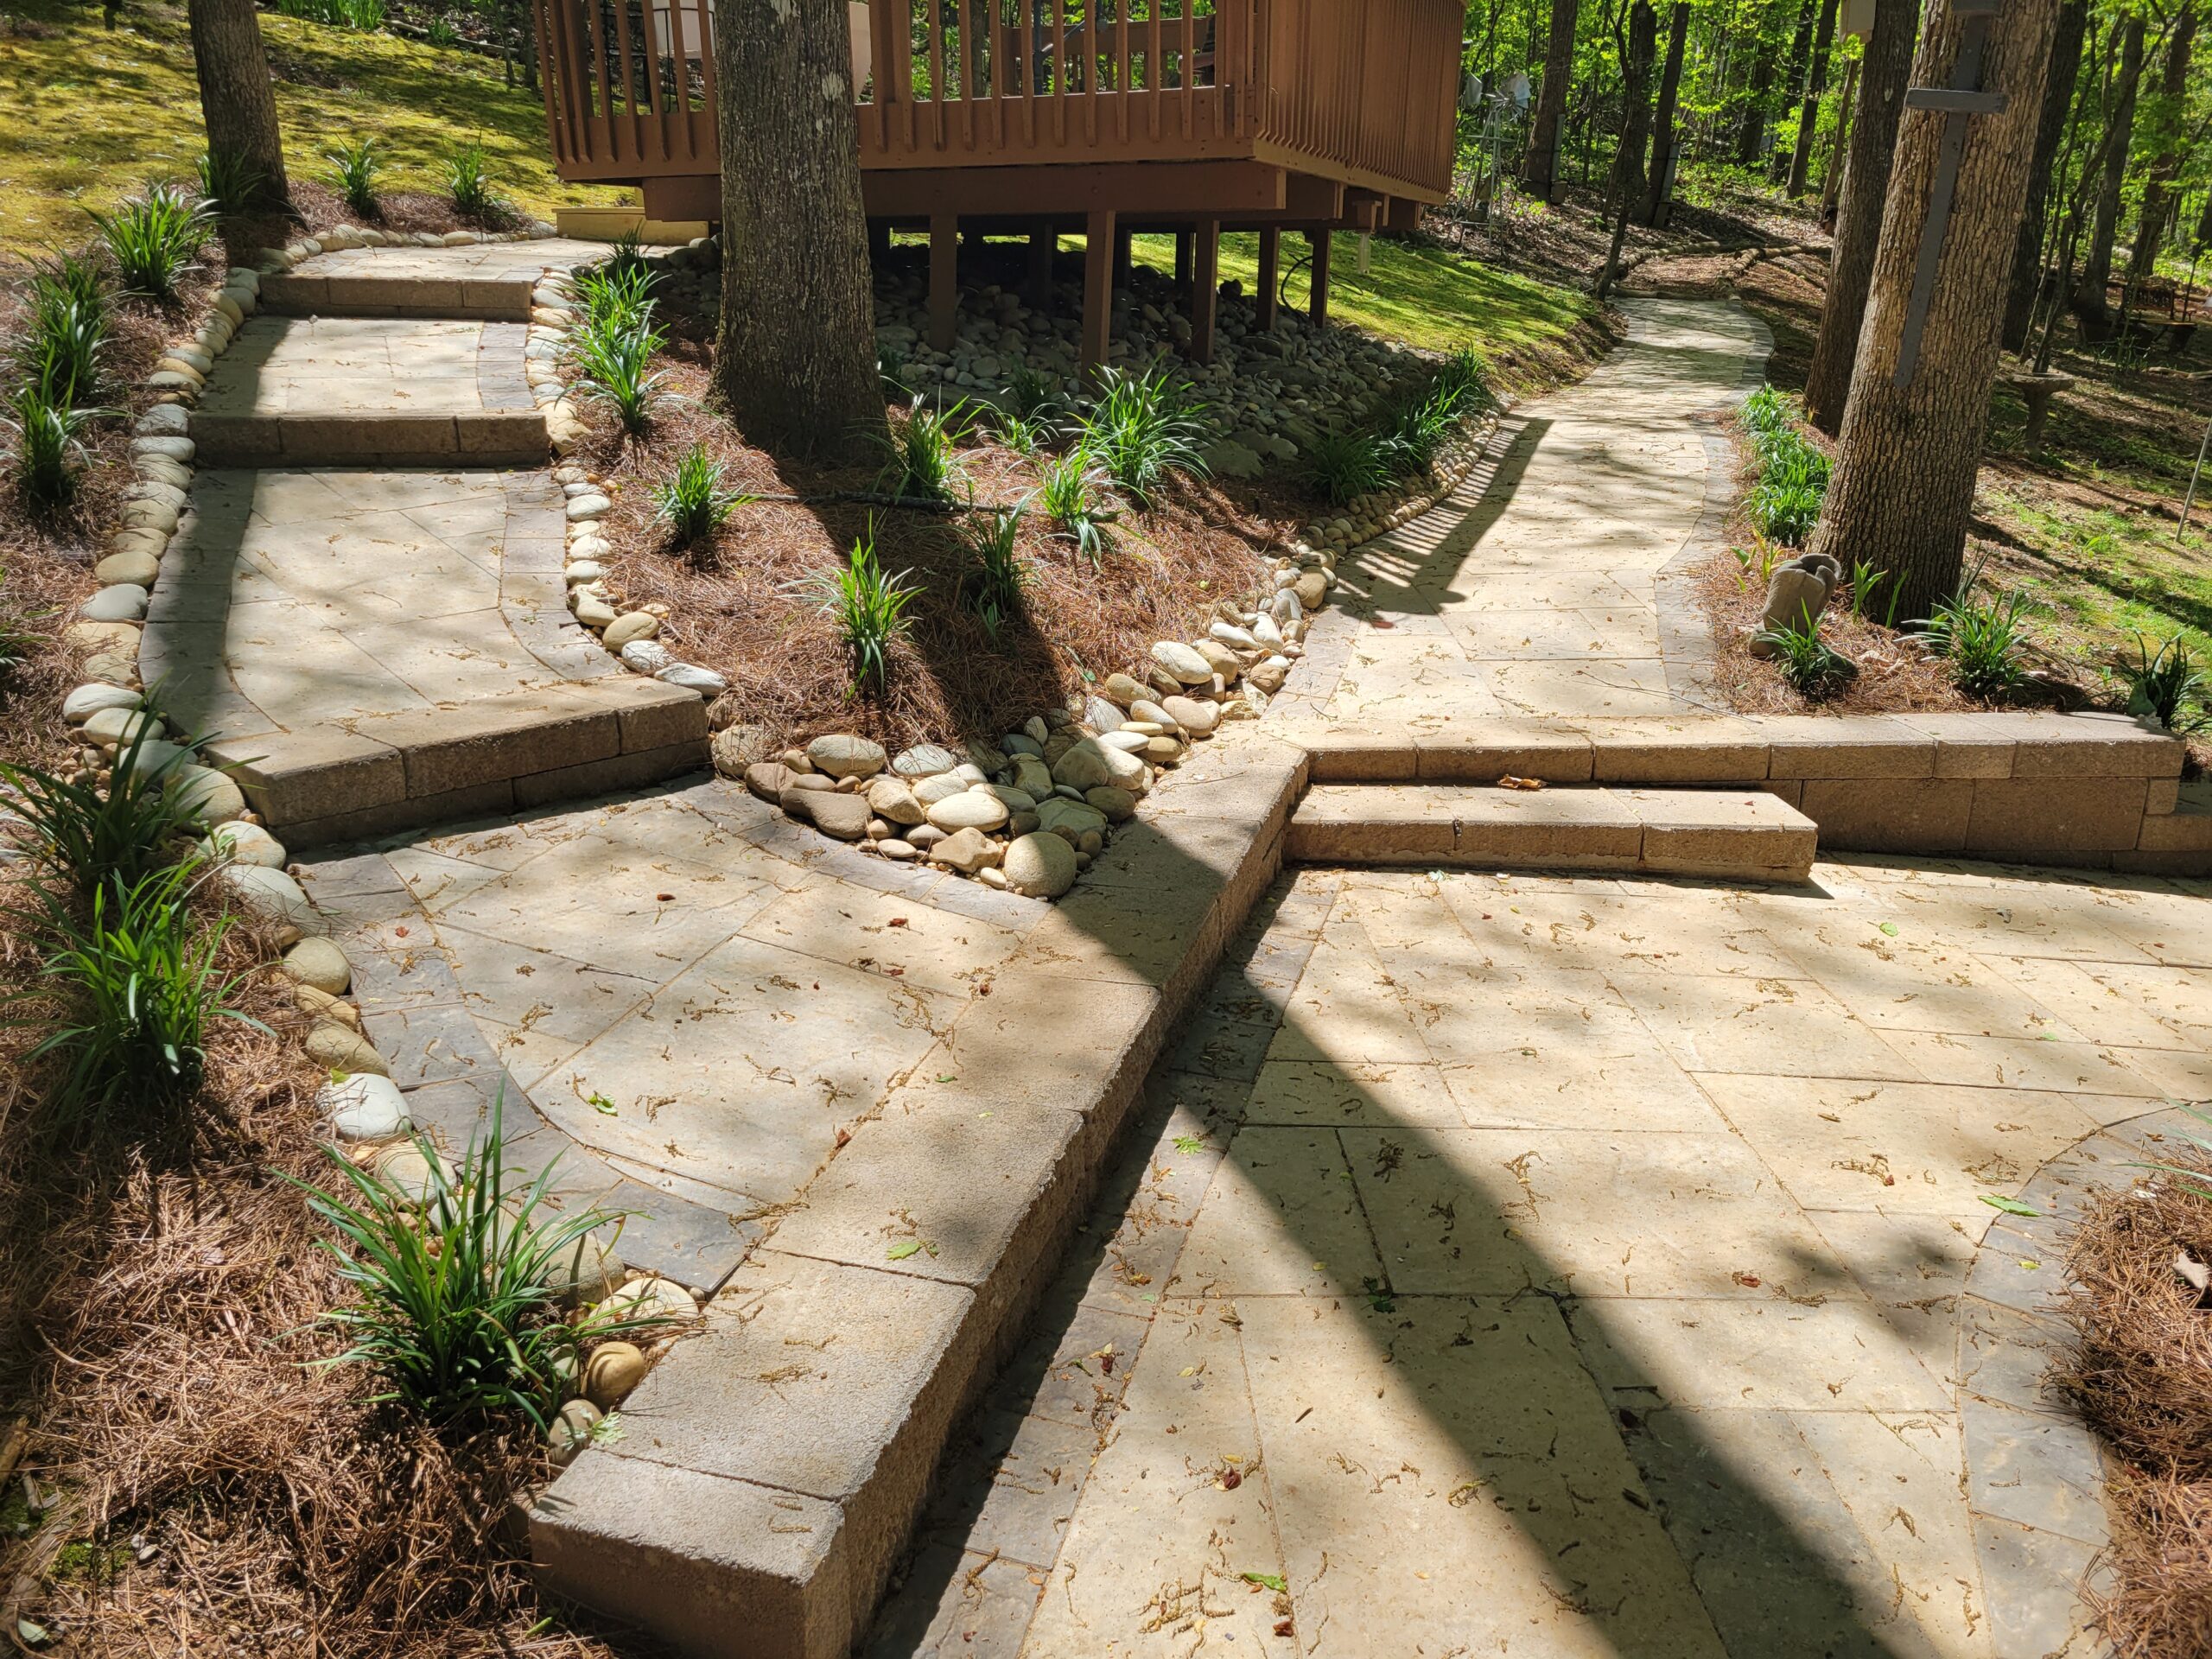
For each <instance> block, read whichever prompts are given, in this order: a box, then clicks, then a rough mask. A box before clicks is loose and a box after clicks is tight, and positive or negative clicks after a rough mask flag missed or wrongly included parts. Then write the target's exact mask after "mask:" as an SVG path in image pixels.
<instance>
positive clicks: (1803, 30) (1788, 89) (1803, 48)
mask: <svg viewBox="0 0 2212 1659" xmlns="http://www.w3.org/2000/svg"><path fill="white" fill-rule="evenodd" d="M1812 46H1813V5H1812V0H1806V5H1805V9H1804V10H1802V11H1801V12H1799V13H1798V14H1797V32H1796V34H1795V35H1791V36H1790V37H1789V73H1787V74H1785V75H1783V78H1782V108H1783V118H1784V119H1787V118H1788V116H1789V101H1790V99H1792V98H1793V97H1795V96H1796V91H1797V89H1798V88H1799V87H1800V86H1803V85H1804V84H1805V54H1807V53H1808V52H1809V51H1811V50H1812ZM1766 169H1767V177H1768V179H1769V181H1770V182H1772V183H1775V184H1780V183H1781V182H1782V181H1783V180H1784V179H1785V178H1787V177H1788V176H1789V157H1787V156H1784V155H1783V153H1782V152H1781V151H1780V150H1777V151H1775V152H1774V153H1773V154H1772V155H1770V156H1768V157H1767V158H1766Z"/></svg>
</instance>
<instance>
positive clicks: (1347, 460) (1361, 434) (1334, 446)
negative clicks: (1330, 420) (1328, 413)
mask: <svg viewBox="0 0 2212 1659" xmlns="http://www.w3.org/2000/svg"><path fill="white" fill-rule="evenodd" d="M1300 471H1301V473H1302V474H1303V476H1304V479H1305V481H1306V485H1307V486H1308V487H1309V488H1311V489H1312V490H1313V492H1314V493H1315V494H1317V495H1319V497H1320V498H1321V499H1323V500H1325V501H1326V502H1327V503H1328V504H1329V505H1331V506H1332V507H1341V506H1343V505H1345V504H1346V503H1348V502H1351V501H1356V500H1357V499H1359V498H1360V497H1361V496H1363V495H1369V494H1372V493H1374V492H1375V491H1376V490H1379V489H1381V488H1382V487H1383V486H1384V485H1386V484H1388V483H1389V481H1390V461H1389V455H1388V454H1385V453H1384V450H1383V441H1382V440H1381V439H1380V438H1379V437H1377V436H1376V435H1375V434H1374V433H1373V432H1371V431H1370V430H1369V429H1366V428H1365V427H1347V428H1339V429H1332V430H1330V431H1327V432H1322V433H1319V434H1317V435H1315V436H1314V437H1313V440H1312V441H1311V442H1309V443H1307V444H1306V453H1305V454H1304V456H1303V457H1302V465H1301V467H1300Z"/></svg>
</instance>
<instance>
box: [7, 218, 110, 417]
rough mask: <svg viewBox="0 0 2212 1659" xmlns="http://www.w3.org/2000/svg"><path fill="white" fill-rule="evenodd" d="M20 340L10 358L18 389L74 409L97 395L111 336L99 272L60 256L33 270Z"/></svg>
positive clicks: (74, 257) (88, 263)
mask: <svg viewBox="0 0 2212 1659" xmlns="http://www.w3.org/2000/svg"><path fill="white" fill-rule="evenodd" d="M28 297H29V307H28V308H27V314H26V316H25V319H24V324H23V333H22V339H21V340H18V341H17V342H16V346H15V348H14V350H13V351H11V352H10V353H9V354H8V357H9V368H10V372H11V373H12V376H13V378H14V379H15V381H16V385H18V387H28V388H29V389H30V390H32V391H35V392H37V393H38V395H39V396H40V397H41V398H43V399H44V400H45V401H46V402H48V403H49V404H55V405H57V406H60V407H63V408H70V409H74V408H78V407H80V406H82V405H84V404H90V403H92V402H93V401H94V400H95V399H96V398H97V397H98V396H99V383H100V358H101V355H102V353H105V351H106V349H107V344H108V340H109V339H110V337H111V334H113V331H114V322H113V319H112V318H111V315H110V312H109V306H108V296H107V287H106V284H105V282H104V281H103V280H102V278H101V276H100V272H99V267H98V266H97V265H95V264H93V263H92V261H91V260H90V259H87V258H86V257H83V256H82V255H79V254H63V255H60V256H59V257H55V258H54V259H51V260H48V261H47V262H46V263H44V264H41V265H38V266H36V267H35V268H34V269H33V270H32V272H31V277H30V282H29V293H28Z"/></svg>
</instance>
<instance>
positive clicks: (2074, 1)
mask: <svg viewBox="0 0 2212 1659" xmlns="http://www.w3.org/2000/svg"><path fill="white" fill-rule="evenodd" d="M2088 26H2089V0H2063V3H2062V4H2061V5H2060V6H2059V8H2058V34H2057V35H2056V37H2055V38H2054V39H2053V40H2052V41H2051V44H2050V73H2049V74H2048V75H2046V76H2045V77H2044V93H2043V115H2042V117H2041V118H2040V119H2039V120H2038V121H2037V124H2036V153H2035V162H2034V165H2033V166H2031V168H2029V169H2028V207H2027V211H2026V212H2025V213H2023V214H2022V215H2021V216H2020V239H2019V244H2018V246H2017V247H2015V248H2014V249H2013V250H2012V284H2011V286H2010V287H2009V288H2008V289H2006V290H2005V333H2004V342H2005V350H2006V351H2008V352H2017V351H2018V350H2020V349H2021V348H2022V347H2023V346H2025V345H2026V344H2027V342H2028V329H2029V327H2031V324H2032V322H2033V321H2034V316H2035V308H2036V295H2037V292H2038V291H2039V290H2040V289H2041V288H2042V286H2043V238H2044V228H2045V226H2046V225H2047V223H2048V221H2049V219H2050V188H2051V178H2050V170H2051V168H2052V167H2053V166H2055V165H2056V162H2057V160H2058V146H2059V143H2060V142H2061V141H2062V140H2063V139H2064V137H2066V116H2067V112H2068V111H2069V110H2071V109H2072V108H2073V106H2074V92H2075V82H2077V81H2078V80H2079V79H2081V76H2082V38H2083V36H2084V35H2086V34H2087V33H2088Z"/></svg>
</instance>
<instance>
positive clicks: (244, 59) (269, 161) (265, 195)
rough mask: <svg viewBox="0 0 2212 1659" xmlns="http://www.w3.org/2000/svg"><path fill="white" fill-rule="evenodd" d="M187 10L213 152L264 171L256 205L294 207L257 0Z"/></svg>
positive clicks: (198, 4) (192, 2) (197, 1)
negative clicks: (285, 166) (287, 177)
mask: <svg viewBox="0 0 2212 1659" xmlns="http://www.w3.org/2000/svg"><path fill="white" fill-rule="evenodd" d="M186 11H187V14H188V22H189V23H190V27H191V30H192V62H193V67H194V69H195V70H196V71H197V72H198V73H199V77H200V116H201V118H202V119H203V120H205V122H206V123H207V153H208V154H209V155H211V156H221V157H223V158H224V159H225V160H226V161H232V162H238V163H239V164H240V165H242V166H244V167H245V168H246V169H247V170H248V171H250V172H252V173H257V174H258V175H260V181H259V182H258V183H257V185H256V186H255V187H254V192H253V197H252V200H253V202H254V203H255V205H257V206H259V207H270V208H276V209H278V210H280V211H283V212H289V211H290V209H291V206H292V187H291V184H290V181H288V180H287V179H286V178H285V176H284V137H283V133H282V132H281V131H280V130H278V128H277V93H276V90H275V88H274V87H272V86H270V80H269V58H268V54H266V53H265V52H264V51H263V50H262V46H261V19H260V16H259V14H258V13H257V12H256V11H255V10H254V5H253V0H188V5H187V7H186ZM225 205H226V206H228V205H229V204H227V203H226V204H225Z"/></svg>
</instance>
